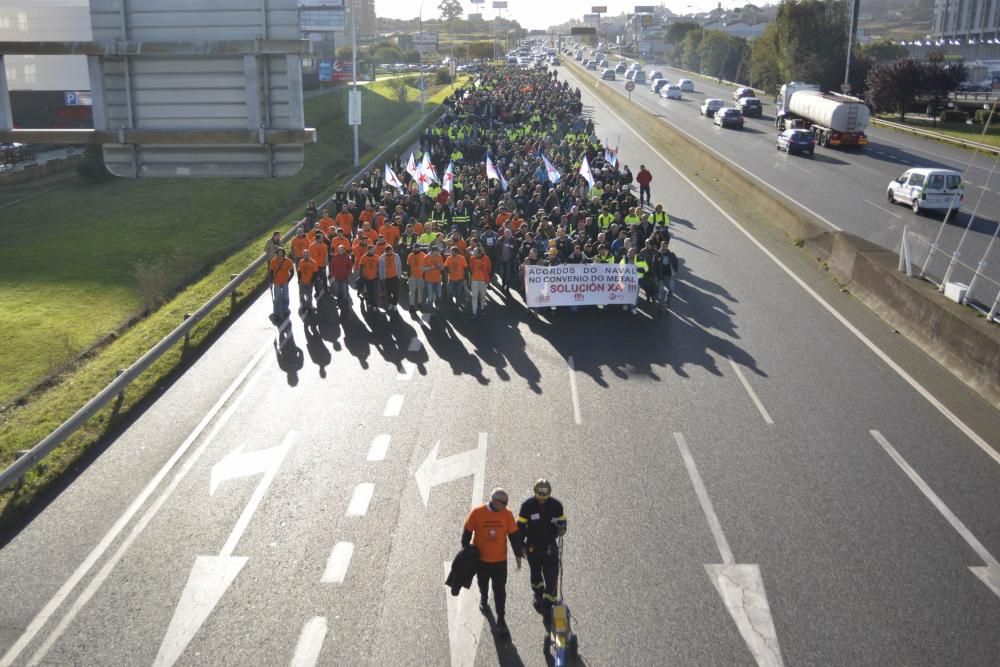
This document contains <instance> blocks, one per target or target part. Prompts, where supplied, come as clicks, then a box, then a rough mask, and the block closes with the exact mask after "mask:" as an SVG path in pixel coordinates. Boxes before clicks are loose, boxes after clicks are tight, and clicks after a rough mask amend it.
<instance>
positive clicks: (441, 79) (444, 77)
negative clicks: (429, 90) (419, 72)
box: [434, 67, 451, 86]
mask: <svg viewBox="0 0 1000 667" xmlns="http://www.w3.org/2000/svg"><path fill="white" fill-rule="evenodd" d="M434 83H436V84H438V85H439V86H444V85H447V84H449V83H451V74H450V73H449V72H448V70H446V69H444V68H443V67H442V68H441V69H436V70H434Z"/></svg>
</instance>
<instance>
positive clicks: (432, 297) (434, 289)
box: [421, 246, 444, 309]
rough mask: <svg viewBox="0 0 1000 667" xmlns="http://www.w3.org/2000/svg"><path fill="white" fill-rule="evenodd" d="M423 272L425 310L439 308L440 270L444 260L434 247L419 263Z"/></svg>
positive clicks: (439, 249) (438, 250)
mask: <svg viewBox="0 0 1000 667" xmlns="http://www.w3.org/2000/svg"><path fill="white" fill-rule="evenodd" d="M421 264H422V266H423V269H424V272H423V278H424V293H425V299H426V301H425V303H426V305H427V308H428V309H430V308H440V307H441V270H442V269H443V268H444V259H442V258H441V248H439V247H437V246H434V247H432V248H431V251H430V253H429V254H428V255H427V256H426V257H424V259H423V261H422V262H421Z"/></svg>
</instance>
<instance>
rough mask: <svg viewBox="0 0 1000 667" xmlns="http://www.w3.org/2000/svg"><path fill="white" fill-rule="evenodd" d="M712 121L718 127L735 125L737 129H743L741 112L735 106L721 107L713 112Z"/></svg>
mask: <svg viewBox="0 0 1000 667" xmlns="http://www.w3.org/2000/svg"><path fill="white" fill-rule="evenodd" d="M713 122H714V123H715V124H716V125H718V126H719V127H722V128H726V127H735V128H736V129H737V130H742V129H743V114H741V113H740V110H739V109H737V108H736V107H722V108H721V109H719V110H718V111H716V112H715V116H714V117H713Z"/></svg>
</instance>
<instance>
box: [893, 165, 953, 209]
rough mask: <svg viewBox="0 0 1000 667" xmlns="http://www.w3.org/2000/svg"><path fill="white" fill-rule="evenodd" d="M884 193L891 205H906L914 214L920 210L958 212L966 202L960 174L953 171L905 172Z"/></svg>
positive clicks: (928, 169)
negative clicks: (949, 210)
mask: <svg viewBox="0 0 1000 667" xmlns="http://www.w3.org/2000/svg"><path fill="white" fill-rule="evenodd" d="M886 192H887V194H886V196H887V197H888V199H889V203H890V204H909V205H910V208H912V209H913V212H914V213H920V211H923V210H948V209H953V210H955V211H958V209H960V208H961V207H962V203H963V201H964V199H965V190H964V189H963V188H962V174H960V173H959V172H957V171H955V170H954V169H931V168H926V167H921V168H918V169H908V170H907V171H905V172H903V175H902V176H900V177H899V178H897V179H896V180H894V181H891V182H890V183H889V187H888V189H887V191H886Z"/></svg>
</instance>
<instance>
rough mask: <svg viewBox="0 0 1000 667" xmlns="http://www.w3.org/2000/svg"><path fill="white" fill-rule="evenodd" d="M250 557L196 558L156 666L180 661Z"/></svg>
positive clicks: (165, 665) (166, 665) (167, 665)
mask: <svg viewBox="0 0 1000 667" xmlns="http://www.w3.org/2000/svg"><path fill="white" fill-rule="evenodd" d="M247 560H249V559H247V558H245V557H242V556H198V557H197V558H195V561H194V567H193V568H191V574H190V575H189V576H188V580H187V584H186V585H185V586H184V592H183V593H181V599H180V601H179V602H178V603H177V608H176V609H174V617H173V618H172V619H170V626H169V627H168V628H167V634H166V636H165V637H164V638H163V642H162V643H161V644H160V650H159V652H158V653H157V654H156V660H155V661H154V662H153V665H154V667H161V666H163V667H169V666H170V665H173V664H174V663H175V662H177V660H178V659H179V658H180V657H181V654H182V653H184V649H186V648H187V645H188V644H189V643H190V641H191V640H192V639H193V638H194V636H195V635H196V634H198V630H199V629H200V628H201V626H202V624H203V623H204V622H205V621H206V620H208V616H209V614H211V613H212V610H213V609H215V605H216V604H218V602H219V600H221V599H222V596H223V595H225V594H226V591H227V590H228V589H229V585H230V584H232V583H233V580H234V579H236V575H238V574H239V573H240V570H242V569H243V566H244V565H246V563H247Z"/></svg>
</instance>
